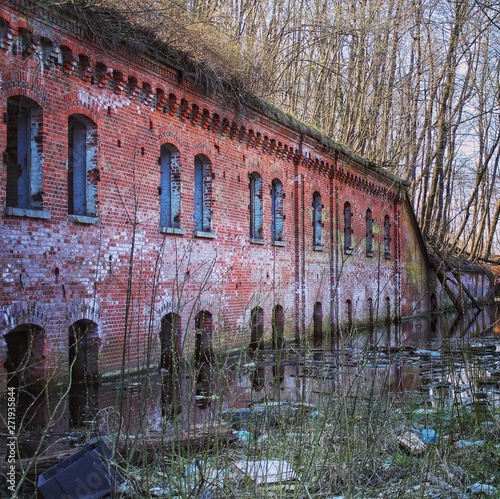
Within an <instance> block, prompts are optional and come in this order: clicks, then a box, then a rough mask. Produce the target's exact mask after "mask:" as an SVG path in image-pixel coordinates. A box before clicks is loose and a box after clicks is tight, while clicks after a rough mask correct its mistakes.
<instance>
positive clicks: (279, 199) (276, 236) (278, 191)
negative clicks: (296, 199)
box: [271, 178, 285, 243]
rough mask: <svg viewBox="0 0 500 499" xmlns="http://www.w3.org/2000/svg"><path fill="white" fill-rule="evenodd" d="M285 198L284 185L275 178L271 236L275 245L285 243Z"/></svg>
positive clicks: (272, 190) (272, 193) (272, 194)
mask: <svg viewBox="0 0 500 499" xmlns="http://www.w3.org/2000/svg"><path fill="white" fill-rule="evenodd" d="M284 197H285V194H284V192H283V184H282V183H281V182H280V181H279V180H278V179H277V178H275V179H274V180H273V182H272V186H271V212H272V225H271V235H272V241H273V243H276V242H281V241H283V222H284V220H285V215H284V213H283V198H284Z"/></svg>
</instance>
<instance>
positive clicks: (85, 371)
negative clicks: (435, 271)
mask: <svg viewBox="0 0 500 499" xmlns="http://www.w3.org/2000/svg"><path fill="white" fill-rule="evenodd" d="M97 340H98V336H97V324H95V322H92V321H89V320H80V321H77V322H74V323H73V324H71V326H70V327H69V359H68V360H69V370H70V388H69V419H70V426H72V427H80V426H84V425H85V424H86V422H89V421H92V420H93V419H94V418H95V416H96V414H97V409H98V398H97V397H98V391H99V385H98V375H99V371H98V342H97Z"/></svg>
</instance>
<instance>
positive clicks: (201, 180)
mask: <svg viewBox="0 0 500 499" xmlns="http://www.w3.org/2000/svg"><path fill="white" fill-rule="evenodd" d="M194 227H195V230H196V231H198V232H211V231H212V164H211V163H210V160H209V159H208V158H207V157H206V156H204V155H203V154H198V155H197V156H196V157H195V159H194Z"/></svg>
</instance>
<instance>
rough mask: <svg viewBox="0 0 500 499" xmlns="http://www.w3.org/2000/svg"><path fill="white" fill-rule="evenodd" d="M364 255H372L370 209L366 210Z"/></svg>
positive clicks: (371, 219)
mask: <svg viewBox="0 0 500 499" xmlns="http://www.w3.org/2000/svg"><path fill="white" fill-rule="evenodd" d="M366 255H367V256H373V217H372V210H370V208H368V209H367V210H366Z"/></svg>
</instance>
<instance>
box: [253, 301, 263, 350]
mask: <svg viewBox="0 0 500 499" xmlns="http://www.w3.org/2000/svg"><path fill="white" fill-rule="evenodd" d="M263 348H264V310H262V308H260V307H255V308H254V309H252V312H251V314H250V352H251V353H253V352H255V351H257V350H262V349H263Z"/></svg>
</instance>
